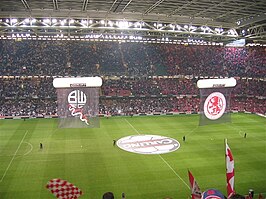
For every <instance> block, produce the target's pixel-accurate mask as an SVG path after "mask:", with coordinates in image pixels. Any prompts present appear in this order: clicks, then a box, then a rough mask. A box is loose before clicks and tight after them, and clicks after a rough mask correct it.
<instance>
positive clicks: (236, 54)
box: [0, 40, 266, 78]
mask: <svg viewBox="0 0 266 199" xmlns="http://www.w3.org/2000/svg"><path fill="white" fill-rule="evenodd" d="M265 54H266V51H265V47H243V48H235V47H222V46H199V45H188V46H186V45H174V44H147V43H123V42H122V43H118V42H95V41H87V42H84V41H40V40H22V41H15V40H0V66H1V67H0V75H15V76H16V75H44V76H48V75H50V76H88V75H105V76H106V75H109V76H110V75H117V76H120V75H128V76H138V77H139V76H150V75H193V76H222V77H225V76H231V77H232V76H239V77H262V78H264V77H265V74H266V59H265Z"/></svg>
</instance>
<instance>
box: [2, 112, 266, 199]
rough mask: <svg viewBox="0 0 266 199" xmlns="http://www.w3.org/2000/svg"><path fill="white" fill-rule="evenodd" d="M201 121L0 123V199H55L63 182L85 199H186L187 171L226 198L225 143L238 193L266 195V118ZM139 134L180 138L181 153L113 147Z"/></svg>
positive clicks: (247, 116) (186, 118) (191, 117)
mask: <svg viewBox="0 0 266 199" xmlns="http://www.w3.org/2000/svg"><path fill="white" fill-rule="evenodd" d="M198 117H199V116H198V115H178V116H151V117H149V116H143V117H133V118H130V117H116V118H115V117H113V118H110V119H106V118H102V119H101V121H100V123H101V127H100V128H97V129H58V128H57V120H56V119H30V120H26V121H23V120H0V198H1V199H7V198H10V199H11V198H12V199H14V198H19V199H23V198H27V199H36V198H45V199H48V198H54V196H53V195H52V194H51V193H50V192H49V191H48V190H46V188H45V185H46V183H47V182H48V181H49V180H50V179H53V178H62V179H66V180H68V181H70V182H72V183H73V184H75V185H76V186H78V187H79V188H81V190H82V191H83V192H84V195H83V196H81V197H80V198H89V199H99V198H101V197H102V194H103V193H104V192H107V191H112V192H113V193H114V194H115V198H121V193H122V192H125V193H126V197H127V198H128V199H162V198H164V197H166V196H169V197H172V198H176V199H186V198H188V196H189V195H190V189H189V187H188V185H189V181H188V175H187V169H190V170H191V172H192V173H193V175H194V177H195V178H196V181H197V182H198V184H199V186H200V187H201V189H202V190H206V189H207V188H217V189H219V190H220V191H221V192H223V193H224V194H225V195H226V180H225V158H224V156H225V155H224V139H225V138H227V139H228V144H229V146H230V148H231V150H232V153H233V156H234V160H235V189H236V191H237V192H238V193H240V194H247V193H248V190H249V189H251V188H252V189H253V190H254V191H255V193H256V194H257V193H264V195H266V131H265V118H263V117H259V116H257V115H252V114H233V115H232V123H226V124H216V125H208V126H198ZM244 133H247V138H246V139H245V138H243V135H244ZM136 134H152V135H162V136H168V137H171V138H175V139H177V140H178V141H179V142H180V143H181V147H180V148H179V149H178V150H177V151H175V152H172V153H168V154H162V155H140V154H134V153H129V152H126V151H122V150H121V149H119V148H118V147H113V139H119V138H121V137H124V136H128V135H136ZM184 135H186V142H185V143H184V142H183V141H182V137H183V136H184ZM40 142H42V143H43V145H44V148H43V150H40V148H39V143H40ZM81 146H82V147H81Z"/></svg>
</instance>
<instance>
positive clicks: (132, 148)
mask: <svg viewBox="0 0 266 199" xmlns="http://www.w3.org/2000/svg"><path fill="white" fill-rule="evenodd" d="M116 144H117V146H118V147H119V148H121V149H123V150H125V151H129V152H132V153H138V154H163V153H170V152H172V151H175V150H177V149H178V148H179V147H180V143H179V142H178V141H177V140H175V139H173V138H169V137H164V136H160V135H132V136H127V137H123V138H121V139H119V140H118V141H117V142H116Z"/></svg>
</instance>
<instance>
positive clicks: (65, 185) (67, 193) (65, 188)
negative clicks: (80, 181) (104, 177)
mask: <svg viewBox="0 0 266 199" xmlns="http://www.w3.org/2000/svg"><path fill="white" fill-rule="evenodd" d="M46 188H47V189H49V190H50V191H51V193H52V194H54V195H55V197H56V198H60V199H77V198H78V197H80V196H81V195H82V191H81V190H80V189H79V188H78V187H76V186H74V185H73V184H72V183H70V182H68V181H66V180H62V179H59V178H56V179H52V180H50V181H49V182H48V183H47V185H46Z"/></svg>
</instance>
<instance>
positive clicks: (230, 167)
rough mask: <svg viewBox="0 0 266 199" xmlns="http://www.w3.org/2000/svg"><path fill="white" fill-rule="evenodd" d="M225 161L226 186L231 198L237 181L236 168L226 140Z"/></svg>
mask: <svg viewBox="0 0 266 199" xmlns="http://www.w3.org/2000/svg"><path fill="white" fill-rule="evenodd" d="M225 162H226V188H227V196H228V198H230V197H231V196H232V195H233V194H234V193H235V190H234V183H235V168H234V158H233V155H232V152H231V149H230V148H229V146H228V144H227V140H225Z"/></svg>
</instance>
